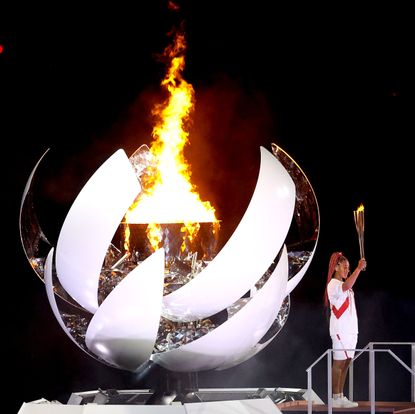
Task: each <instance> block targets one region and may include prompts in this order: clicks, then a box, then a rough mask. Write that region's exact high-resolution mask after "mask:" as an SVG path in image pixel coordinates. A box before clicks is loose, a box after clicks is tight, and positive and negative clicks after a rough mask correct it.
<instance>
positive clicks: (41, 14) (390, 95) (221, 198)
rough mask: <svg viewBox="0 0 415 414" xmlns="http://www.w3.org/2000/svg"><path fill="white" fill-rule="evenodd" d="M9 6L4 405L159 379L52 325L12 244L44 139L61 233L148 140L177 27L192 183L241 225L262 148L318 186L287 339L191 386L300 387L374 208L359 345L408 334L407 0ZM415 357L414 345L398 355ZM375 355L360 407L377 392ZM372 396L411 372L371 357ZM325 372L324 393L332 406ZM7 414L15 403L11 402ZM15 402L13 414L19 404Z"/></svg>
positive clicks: (35, 282) (406, 383)
mask: <svg viewBox="0 0 415 414" xmlns="http://www.w3.org/2000/svg"><path fill="white" fill-rule="evenodd" d="M179 4H180V6H181V8H180V10H179V11H176V12H172V11H171V10H169V9H168V7H167V3H166V2H155V1H154V2H153V1H152V2H142V3H141V2H140V3H139V4H138V5H134V7H133V6H131V5H128V6H127V5H123V4H122V3H117V6H114V5H113V4H112V5H111V6H110V7H105V6H103V5H102V4H99V5H97V6H96V7H95V8H94V7H92V5H89V6H88V8H86V6H85V5H82V6H76V5H75V4H72V3H71V4H70V5H69V4H68V5H66V6H64V5H60V6H59V7H58V6H53V7H51V6H46V5H45V6H42V5H41V4H40V5H39V4H36V5H34V4H32V5H25V6H23V5H20V7H18V6H16V7H14V8H9V7H4V8H3V10H2V13H1V16H0V23H1V26H0V30H1V32H0V36H1V37H0V44H1V45H2V46H3V52H2V53H1V54H0V68H1V72H0V75H1V78H0V87H1V101H0V103H1V113H0V116H1V118H0V120H1V124H0V134H1V146H2V156H3V161H2V181H3V186H2V205H3V207H5V208H3V211H4V212H3V217H4V223H3V224H4V228H5V230H4V233H3V235H4V236H3V243H2V245H3V247H2V280H3V286H2V293H3V297H4V306H3V317H2V320H3V329H2V330H3V332H2V341H3V344H4V345H5V349H4V350H3V365H4V367H5V370H3V373H4V374H5V375H4V376H5V379H6V382H7V384H8V385H7V389H4V391H3V392H4V400H6V401H7V404H9V405H10V408H11V409H13V410H14V411H17V409H18V408H19V407H20V406H21V404H22V403H23V401H32V400H35V399H38V398H41V397H44V398H47V399H58V400H60V401H61V402H66V401H67V398H68V397H69V395H70V393H71V392H72V391H86V390H92V389H97V388H98V387H101V388H103V389H110V388H117V389H134V388H141V387H147V386H148V387H152V386H154V384H156V383H157V382H159V381H160V378H164V377H165V375H166V372H165V371H164V370H162V369H160V368H157V367H155V368H153V370H152V371H151V372H150V373H149V374H148V375H147V377H145V378H144V379H141V380H138V379H137V378H136V377H134V375H132V374H130V373H127V372H123V371H119V370H116V369H113V368H110V367H107V366H104V365H101V364H99V363H98V362H96V361H95V360H93V359H91V358H90V357H88V356H87V355H86V354H84V353H82V352H79V350H78V349H77V348H76V347H75V346H74V345H73V344H72V342H71V341H70V340H69V339H68V338H67V337H66V335H65V334H64V332H63V331H62V330H61V329H60V327H59V326H58V323H57V322H56V320H55V319H54V316H53V314H52V312H51V310H50V308H49V305H48V302H47V299H46V294H45V291H44V286H43V284H42V282H41V281H40V280H39V279H38V278H37V276H35V275H34V273H33V271H32V270H31V269H30V266H29V264H28V263H27V260H26V258H25V255H24V252H23V249H22V247H21V244H20V239H19V229H18V215H19V207H20V200H21V196H22V193H23V189H24V186H25V183H26V181H27V179H28V176H29V174H30V172H31V170H32V168H33V167H34V165H35V163H36V162H37V160H38V159H39V158H40V156H41V155H42V154H43V152H44V151H45V150H46V149H47V148H50V149H51V150H50V153H49V154H48V156H47V157H48V158H47V163H45V164H46V165H47V167H45V171H44V172H43V176H42V179H41V183H42V185H40V186H39V189H38V196H39V200H40V201H39V205H38V208H39V216H40V219H41V225H42V227H43V228H44V230H45V232H46V234H47V235H48V236H49V237H50V239H51V240H55V239H56V237H57V232H58V229H59V228H60V225H61V223H62V220H63V218H64V216H65V213H66V211H67V209H68V208H69V206H70V203H71V202H72V201H73V198H74V197H75V196H76V194H77V193H78V191H79V190H80V188H81V187H82V186H83V184H84V183H85V182H86V180H87V179H88V178H89V177H90V176H91V174H92V173H93V172H94V171H95V170H96V169H97V168H98V166H99V165H100V164H101V163H102V162H103V161H104V160H105V159H106V158H108V157H109V156H110V155H111V154H112V153H113V152H114V151H115V150H116V149H118V148H124V149H125V151H126V152H127V154H128V155H129V154H131V153H132V152H133V151H134V150H135V149H136V148H137V147H138V146H139V145H141V144H143V143H150V134H151V128H152V125H153V124H152V119H151V116H150V111H151V108H152V106H153V105H154V103H156V102H159V101H160V99H162V94H161V92H160V87H159V83H160V81H161V79H162V77H163V74H164V69H165V67H164V66H163V64H162V63H161V62H160V60H159V59H158V57H157V55H158V54H160V53H161V52H162V51H163V49H164V48H165V47H166V46H167V45H168V44H169V42H170V40H171V39H170V37H169V36H168V34H167V33H168V32H169V31H170V30H171V29H172V28H173V27H174V26H177V25H178V24H179V23H180V22H182V21H183V22H184V31H185V33H186V36H187V41H188V48H187V54H186V56H187V57H186V69H185V73H184V77H185V79H186V80H187V81H188V82H190V83H191V84H192V85H193V87H194V88H195V91H196V107H195V112H194V114H193V117H192V119H193V123H192V127H191V138H190V145H189V146H188V147H187V148H186V155H187V158H188V160H189V162H190V163H191V165H192V171H193V181H194V183H195V184H196V185H197V186H198V188H199V190H200V193H201V195H202V198H203V199H209V200H210V201H211V202H212V203H213V205H214V206H215V207H216V209H217V213H218V217H219V218H220V219H221V220H222V222H223V227H222V233H221V237H222V239H223V240H226V238H227V237H229V236H230V234H232V232H233V229H234V228H235V226H236V225H237V223H238V221H239V219H240V217H241V216H242V214H243V212H244V211H245V209H246V207H247V204H248V202H249V199H250V196H251V194H252V191H253V188H254V185H255V182H256V178H257V172H258V167H259V146H260V145H263V146H265V147H266V148H270V143H271V142H276V143H277V144H278V145H280V146H281V147H282V148H283V149H285V150H286V151H287V152H288V153H289V154H290V155H291V156H292V157H293V158H294V159H295V160H296V161H297V162H298V163H299V165H300V166H301V168H302V169H303V171H304V172H305V173H306V175H307V177H308V178H309V180H310V182H311V184H312V186H313V188H314V190H315V193H316V195H317V199H318V203H319V209H320V220H321V228H320V237H319V241H318V246H317V250H316V254H315V258H314V259H313V262H312V264H311V266H310V268H309V270H308V272H307V274H306V276H305V277H304V279H303V280H302V282H301V283H300V284H299V285H298V287H297V288H296V289H295V290H294V291H293V293H292V295H291V305H292V308H291V312H290V316H289V319H288V322H287V323H286V325H285V327H284V328H283V330H282V332H281V333H280V334H279V335H278V336H277V338H276V339H275V340H274V341H273V342H272V343H271V344H270V345H269V346H268V347H267V348H266V349H264V350H263V351H262V352H261V353H260V354H258V355H257V356H256V357H254V358H252V359H251V360H249V361H247V362H245V363H243V364H241V365H239V366H237V367H235V368H232V369H229V370H225V371H221V372H216V371H209V372H201V373H199V375H198V379H199V387H201V388H202V387H229V388H234V387H298V388H305V387H306V386H307V379H306V371H305V370H306V368H307V367H308V366H309V365H311V364H312V362H313V361H314V360H315V359H316V358H317V357H319V356H320V355H321V354H322V353H323V352H324V351H325V350H326V349H327V348H329V347H330V346H331V343H330V339H329V336H328V327H327V324H326V321H325V318H324V315H323V307H322V295H323V291H324V287H325V279H326V271H327V264H328V259H329V257H330V254H331V252H332V251H336V250H341V251H343V252H344V253H345V254H346V255H347V256H348V257H349V259H350V262H351V266H352V267H353V266H355V265H356V263H357V260H358V254H359V250H358V241H357V235H356V230H355V227H354V222H353V210H355V209H356V208H357V206H358V205H359V204H360V203H363V204H364V206H365V213H366V231H365V244H366V257H367V261H368V268H367V271H366V272H365V273H364V274H362V275H361V277H359V280H358V282H357V284H356V285H355V292H356V298H357V304H358V312H359V316H360V334H359V343H358V344H359V346H364V345H366V344H367V343H368V342H370V341H386V342H398V341H399V342H400V341H414V340H415V332H414V316H415V305H414V294H413V290H412V289H411V287H410V286H411V284H412V280H411V279H412V278H413V274H412V273H413V266H412V254H413V247H412V244H413V223H412V211H413V207H412V204H411V201H410V200H411V199H412V192H413V174H412V163H413V161H412V153H411V151H410V150H409V148H410V147H411V141H412V139H413V111H411V109H412V101H413V94H412V92H410V88H409V82H408V78H409V74H410V73H411V68H410V55H411V46H410V38H411V37H412V36H411V35H413V33H411V31H410V28H411V26H410V24H409V22H408V17H409V12H408V11H407V10H405V9H403V8H400V6H399V5H398V4H397V3H393V6H392V3H391V4H388V3H386V4H385V6H383V7H381V6H379V5H376V6H373V7H369V6H366V8H363V7H362V6H359V7H357V6H351V5H347V6H343V7H341V6H340V5H338V6H336V7H334V6H333V5H331V6H330V7H326V6H324V7H323V6H322V5H320V6H319V5H316V4H309V5H307V6H304V5H300V4H296V5H293V6H292V7H290V8H289V7H286V6H284V7H283V6H282V5H280V3H274V4H272V3H271V2H265V1H262V0H260V1H256V2H253V3H250V4H242V3H241V2H235V1H227V2H222V1H215V0H213V1H198V2H191V1H188V2H181V3H179ZM393 350H394V351H395V352H396V353H397V354H398V355H399V356H401V357H402V358H403V359H404V360H405V362H406V363H407V364H409V363H410V359H409V357H410V354H409V347H393ZM363 359H365V361H367V357H362V361H361V362H359V363H357V367H356V368H357V369H358V370H359V372H358V376H357V380H356V381H357V382H356V385H355V387H356V389H355V393H356V394H355V399H357V400H359V399H360V400H367V399H368V395H367V386H366V384H367V362H364V361H363ZM377 363H378V364H379V368H378V371H377V377H376V379H377V399H380V400H409V399H410V375H409V373H408V372H406V371H405V370H404V369H403V368H400V367H398V364H397V362H396V361H394V360H392V358H391V357H389V358H388V357H386V356H382V355H379V356H377ZM325 376H326V371H325V366H324V363H320V364H319V366H318V368H316V371H315V378H314V389H315V391H316V392H317V394H319V395H320V396H321V397H322V398H325V397H324V396H325V387H326V383H325ZM4 400H3V401H4ZM14 411H13V412H14ZM10 412H12V411H10Z"/></svg>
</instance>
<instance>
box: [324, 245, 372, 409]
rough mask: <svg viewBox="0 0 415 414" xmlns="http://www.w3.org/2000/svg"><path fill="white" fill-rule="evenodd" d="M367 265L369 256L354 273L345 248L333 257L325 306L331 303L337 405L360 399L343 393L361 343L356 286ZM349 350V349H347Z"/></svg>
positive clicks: (355, 405)
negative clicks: (348, 396)
mask: <svg viewBox="0 0 415 414" xmlns="http://www.w3.org/2000/svg"><path fill="white" fill-rule="evenodd" d="M365 269H366V260H365V259H360V260H359V263H358V265H357V267H356V269H355V270H354V272H353V273H352V274H351V275H350V276H349V274H350V265H349V261H348V260H347V258H346V257H345V256H343V254H342V253H341V252H335V253H333V254H332V255H331V257H330V262H329V271H328V275H327V287H326V292H325V300H324V301H325V306H326V307H330V311H331V314H330V336H331V339H332V342H333V349H336V351H333V366H332V389H333V407H342V408H351V407H357V406H358V403H356V402H353V401H349V400H348V398H347V397H346V396H344V395H343V388H344V383H345V381H346V375H347V372H348V369H349V365H350V362H351V360H352V358H353V357H354V351H349V350H350V349H355V348H356V344H357V334H358V321H357V313H356V305H355V301H354V294H353V290H352V287H353V285H354V284H355V282H356V279H357V278H358V276H359V274H360V272H361V271H362V270H365ZM346 350H347V351H346Z"/></svg>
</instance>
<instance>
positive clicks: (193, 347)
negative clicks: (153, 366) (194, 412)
mask: <svg viewBox="0 0 415 414" xmlns="http://www.w3.org/2000/svg"><path fill="white" fill-rule="evenodd" d="M287 279H288V257H287V250H286V248H285V246H284V249H283V252H282V254H281V259H280V261H279V262H278V265H277V267H276V268H275V270H274V272H273V273H272V275H271V276H270V278H269V279H268V281H267V282H266V283H265V284H264V286H263V287H262V289H261V290H259V291H258V292H257V293H256V294H255V295H254V296H253V297H252V298H251V300H250V301H249V302H248V303H247V304H246V305H245V306H244V307H243V308H242V309H241V310H240V311H239V312H237V313H236V314H235V315H234V316H232V317H231V318H230V319H229V320H228V321H226V322H225V323H223V324H222V325H220V326H218V327H217V328H216V329H214V330H213V331H211V332H209V333H208V334H206V335H205V336H203V337H202V338H200V339H197V340H195V341H193V342H191V343H189V344H186V345H182V346H181V347H179V348H177V349H174V350H172V351H168V352H164V353H159V354H153V355H152V360H153V361H154V362H156V363H157V364H159V365H161V366H163V367H164V368H167V369H169V370H172V371H196V370H207V369H213V368H219V369H220V368H221V367H222V366H227V365H228V366H232V365H234V362H235V361H238V360H240V359H243V358H244V356H245V355H247V354H249V353H250V352H251V349H252V348H253V347H255V346H256V344H257V343H258V341H259V340H260V339H261V338H262V337H263V336H264V334H265V333H266V332H267V330H268V329H269V328H270V326H271V325H272V323H273V322H274V320H275V318H276V316H277V314H278V311H279V309H280V307H281V304H282V301H283V300H284V298H285V296H286V295H285V291H286V287H287ZM235 363H237V362H235Z"/></svg>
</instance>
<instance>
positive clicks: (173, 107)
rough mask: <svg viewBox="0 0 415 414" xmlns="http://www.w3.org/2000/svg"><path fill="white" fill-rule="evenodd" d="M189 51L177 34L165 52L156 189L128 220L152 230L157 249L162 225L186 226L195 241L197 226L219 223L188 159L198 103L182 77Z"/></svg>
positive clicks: (155, 144) (155, 147)
mask: <svg viewBox="0 0 415 414" xmlns="http://www.w3.org/2000/svg"><path fill="white" fill-rule="evenodd" d="M185 49H186V41H185V37H184V35H183V34H182V33H179V32H176V33H175V37H174V42H173V44H172V45H169V46H168V47H167V48H166V49H165V50H164V54H163V55H164V56H165V57H167V58H168V59H169V67H168V70H167V73H166V76H165V77H164V79H163V81H162V82H161V86H162V87H163V88H164V89H165V90H166V91H167V92H168V98H167V100H166V101H165V102H164V103H162V104H158V105H156V106H155V107H154V109H153V115H155V116H156V118H157V119H158V122H157V124H156V125H155V127H154V128H153V131H152V136H153V141H152V144H151V147H150V152H151V154H152V155H153V157H154V159H155V163H156V168H155V169H154V172H152V176H151V183H150V185H149V186H145V188H144V191H143V192H142V193H141V194H140V196H139V197H138V199H137V200H136V201H135V202H134V204H133V205H132V206H131V207H130V209H129V210H128V212H127V214H126V216H125V221H126V223H148V224H149V227H148V237H149V239H151V240H150V241H151V242H152V245H153V247H154V248H156V247H158V244H159V242H160V238H159V237H158V236H157V231H156V228H157V224H160V223H184V226H185V227H186V228H187V229H188V232H187V233H188V235H194V232H195V228H197V226H196V227H195V225H194V224H192V223H201V222H217V219H216V217H215V209H214V208H213V207H212V205H211V204H210V203H209V201H201V199H200V196H199V194H198V193H197V191H196V188H195V187H194V186H193V185H192V184H191V182H190V177H191V171H190V166H189V164H188V163H187V162H186V160H185V157H184V154H183V151H184V147H185V145H186V144H187V143H188V137H189V133H188V131H187V129H186V127H187V125H188V122H189V120H190V114H191V112H192V110H193V107H194V101H195V93H194V89H193V87H192V85H191V84H189V83H188V82H186V81H185V80H184V79H183V76H182V72H183V70H184V66H185V59H184V51H185ZM146 184H149V183H148V182H147V183H146ZM150 232H151V236H150V234H149V233H150Z"/></svg>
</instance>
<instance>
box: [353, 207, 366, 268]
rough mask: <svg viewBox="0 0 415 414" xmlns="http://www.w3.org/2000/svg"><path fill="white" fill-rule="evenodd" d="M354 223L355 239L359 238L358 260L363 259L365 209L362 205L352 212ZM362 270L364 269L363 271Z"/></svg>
mask: <svg viewBox="0 0 415 414" xmlns="http://www.w3.org/2000/svg"><path fill="white" fill-rule="evenodd" d="M353 215H354V223H355V225H356V231H357V237H358V238H359V249H360V258H361V259H363V258H364V257H365V248H364V235H365V208H364V206H363V204H360V206H359V207H358V208H357V210H355V211H353ZM363 270H364V269H363Z"/></svg>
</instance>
